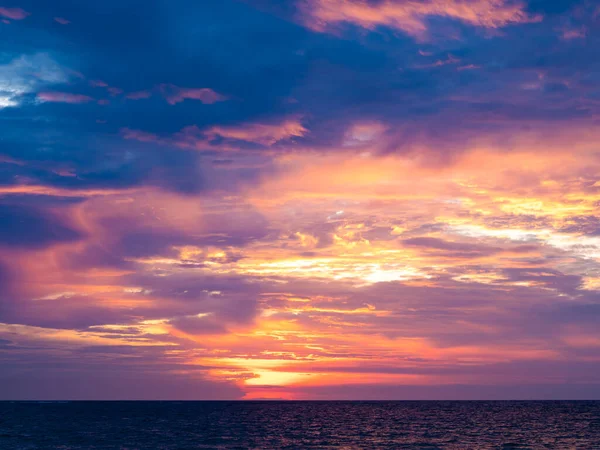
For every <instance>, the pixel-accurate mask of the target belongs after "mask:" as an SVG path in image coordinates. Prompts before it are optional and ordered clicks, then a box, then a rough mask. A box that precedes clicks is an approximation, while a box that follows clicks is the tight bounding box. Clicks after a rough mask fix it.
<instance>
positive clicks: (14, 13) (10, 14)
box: [0, 7, 31, 20]
mask: <svg viewBox="0 0 600 450" xmlns="http://www.w3.org/2000/svg"><path fill="white" fill-rule="evenodd" d="M30 14H31V13H28V12H27V11H25V10H23V9H21V8H2V7H0V16H2V17H6V18H8V19H12V20H23V19H24V18H25V17H27V16H29V15H30Z"/></svg>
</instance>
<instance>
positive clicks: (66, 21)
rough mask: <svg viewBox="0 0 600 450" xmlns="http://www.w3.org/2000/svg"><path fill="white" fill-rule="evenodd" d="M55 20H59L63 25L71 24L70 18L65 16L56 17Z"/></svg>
mask: <svg viewBox="0 0 600 450" xmlns="http://www.w3.org/2000/svg"><path fill="white" fill-rule="evenodd" d="M54 21H55V22H57V23H60V24H61V25H69V24H70V23H71V21H70V20H67V19H65V18H63V17H55V18H54Z"/></svg>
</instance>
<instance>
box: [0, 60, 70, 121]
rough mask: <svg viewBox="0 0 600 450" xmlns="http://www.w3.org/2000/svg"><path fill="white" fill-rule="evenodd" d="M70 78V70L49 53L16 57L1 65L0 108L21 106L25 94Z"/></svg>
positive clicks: (64, 81) (61, 82)
mask: <svg viewBox="0 0 600 450" xmlns="http://www.w3.org/2000/svg"><path fill="white" fill-rule="evenodd" d="M69 79H70V75H69V73H68V71H67V70H66V69H65V68H63V67H62V66H61V65H59V64H58V63H57V62H56V61H54V60H53V59H52V58H51V57H50V56H49V55H48V54H47V53H35V54H32V55H22V56H20V57H18V58H15V59H13V60H12V61H10V62H9V63H7V64H4V65H0V109H2V108H6V107H16V106H19V105H20V104H21V102H22V99H23V96H24V95H25V94H29V93H32V92H36V91H38V90H39V89H42V88H44V87H46V86H50V85H55V84H63V83H66V82H68V81H69Z"/></svg>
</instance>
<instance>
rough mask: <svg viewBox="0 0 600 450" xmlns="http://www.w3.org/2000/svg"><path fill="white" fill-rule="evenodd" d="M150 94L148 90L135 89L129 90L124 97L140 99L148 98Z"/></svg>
mask: <svg viewBox="0 0 600 450" xmlns="http://www.w3.org/2000/svg"><path fill="white" fill-rule="evenodd" d="M151 96H152V93H151V92H149V91H137V92H130V93H129V94H127V95H126V96H125V97H126V98H128V99H129V100H142V99H145V98H150V97H151Z"/></svg>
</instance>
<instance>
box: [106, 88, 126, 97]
mask: <svg viewBox="0 0 600 450" xmlns="http://www.w3.org/2000/svg"><path fill="white" fill-rule="evenodd" d="M106 90H107V91H108V93H109V94H110V95H111V96H112V97H115V96H117V95H119V94H122V93H123V89H120V88H117V87H108V88H106Z"/></svg>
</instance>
